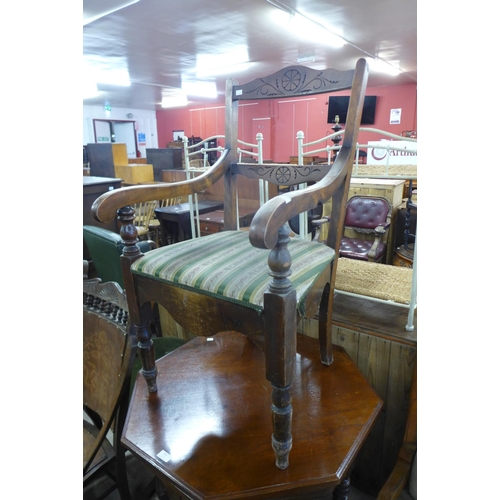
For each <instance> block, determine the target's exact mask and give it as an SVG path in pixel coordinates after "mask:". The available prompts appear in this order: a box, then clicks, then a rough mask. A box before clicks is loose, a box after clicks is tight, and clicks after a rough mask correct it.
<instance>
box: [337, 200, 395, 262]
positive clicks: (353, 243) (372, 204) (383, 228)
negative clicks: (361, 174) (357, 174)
mask: <svg viewBox="0 0 500 500" xmlns="http://www.w3.org/2000/svg"><path fill="white" fill-rule="evenodd" d="M391 215H392V214H391V203H390V202H389V200H387V199H386V198H383V197H380V196H361V195H356V196H353V197H352V198H350V200H349V201H348V202H347V207H346V215H345V222H344V236H343V238H342V240H341V243H340V250H339V253H340V257H347V258H349V259H357V260H365V261H370V262H379V261H380V260H382V258H383V257H384V255H385V252H386V250H387V237H386V234H387V230H388V229H389V227H390V225H391ZM346 229H351V230H354V231H355V233H357V234H359V237H358V236H357V237H350V236H348V235H347V234H346V233H345V230H346ZM351 233H352V232H351Z"/></svg>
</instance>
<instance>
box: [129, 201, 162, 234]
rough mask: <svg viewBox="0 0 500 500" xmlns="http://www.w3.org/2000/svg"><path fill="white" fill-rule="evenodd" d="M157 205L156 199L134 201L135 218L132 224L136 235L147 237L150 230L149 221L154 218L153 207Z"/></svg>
mask: <svg viewBox="0 0 500 500" xmlns="http://www.w3.org/2000/svg"><path fill="white" fill-rule="evenodd" d="M157 205H158V202H157V201H156V200H148V201H146V202H139V203H136V204H135V206H134V210H135V214H136V216H135V220H134V224H135V226H136V229H137V237H138V238H139V239H140V238H144V237H147V236H148V234H149V232H150V231H151V227H150V226H151V221H152V220H153V218H154V214H155V208H156V206H157Z"/></svg>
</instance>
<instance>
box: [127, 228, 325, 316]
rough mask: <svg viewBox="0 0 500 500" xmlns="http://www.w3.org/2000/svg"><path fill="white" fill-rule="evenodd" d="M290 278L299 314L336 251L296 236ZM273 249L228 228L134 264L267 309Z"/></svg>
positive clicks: (202, 290)
mask: <svg viewBox="0 0 500 500" xmlns="http://www.w3.org/2000/svg"><path fill="white" fill-rule="evenodd" d="M288 250H289V251H290V254H291V256H292V274H291V276H290V280H291V282H292V284H293V286H294V288H295V290H296V293H297V302H298V308H299V312H300V313H301V314H302V315H303V314H304V307H303V302H304V300H305V298H306V296H307V292H308V291H309V290H310V288H311V287H312V286H313V285H314V282H315V281H316V279H317V278H318V276H319V275H320V274H321V272H322V271H323V270H324V269H325V267H326V266H327V265H329V264H330V262H332V260H333V258H334V256H335V251H334V250H333V249H331V248H330V247H328V246H326V245H322V244H320V243H316V242H310V241H304V240H302V239H299V238H291V240H290V243H289V244H288ZM268 256H269V250H263V249H260V248H255V247H253V246H252V245H251V244H250V242H249V239H248V232H246V231H225V232H222V233H217V234H212V235H209V236H204V237H203V238H197V239H193V240H187V241H182V242H180V243H176V244H175V245H168V246H165V247H162V248H159V249H157V250H153V251H151V252H148V253H147V254H145V255H144V256H143V257H141V258H140V259H138V260H137V261H136V262H134V264H133V265H132V272H133V273H134V274H138V275H142V276H147V277H150V278H153V279H157V280H159V281H163V282H166V283H170V284H175V285H176V286H179V287H183V288H186V289H189V290H195V291H198V292H200V293H204V294H207V295H210V296H213V297H217V298H222V297H223V298H225V299H226V300H229V301H231V302H234V303H237V304H240V305H243V306H246V307H250V308H253V309H255V310H257V311H262V309H263V307H264V305H263V304H264V292H265V291H266V289H267V286H268V283H269V280H270V276H269V266H268V263H267V259H268Z"/></svg>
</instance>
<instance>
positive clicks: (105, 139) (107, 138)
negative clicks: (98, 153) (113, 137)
mask: <svg viewBox="0 0 500 500" xmlns="http://www.w3.org/2000/svg"><path fill="white" fill-rule="evenodd" d="M97 142H109V137H98V138H97Z"/></svg>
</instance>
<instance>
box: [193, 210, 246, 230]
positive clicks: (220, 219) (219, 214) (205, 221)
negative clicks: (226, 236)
mask: <svg viewBox="0 0 500 500" xmlns="http://www.w3.org/2000/svg"><path fill="white" fill-rule="evenodd" d="M254 215H255V210H253V209H252V208H242V207H240V208H239V221H240V229H241V228H245V227H249V226H250V223H251V222H252V218H253V216H254ZM195 219H199V221H200V234H201V236H206V235H208V234H214V233H219V232H220V231H222V230H223V229H224V210H215V211H214V212H209V213H207V214H201V215H199V216H198V217H195Z"/></svg>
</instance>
